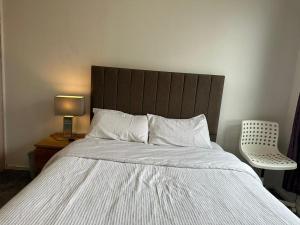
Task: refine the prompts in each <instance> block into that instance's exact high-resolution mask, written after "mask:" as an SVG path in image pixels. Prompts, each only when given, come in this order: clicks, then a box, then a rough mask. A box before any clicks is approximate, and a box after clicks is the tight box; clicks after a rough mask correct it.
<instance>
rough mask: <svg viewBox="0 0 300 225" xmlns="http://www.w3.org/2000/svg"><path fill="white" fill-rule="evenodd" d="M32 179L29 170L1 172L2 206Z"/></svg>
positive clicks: (0, 200) (0, 205)
mask: <svg viewBox="0 0 300 225" xmlns="http://www.w3.org/2000/svg"><path fill="white" fill-rule="evenodd" d="M30 181H31V178H30V174H29V172H28V171H17V170H5V171H3V172H0V208H1V207H2V206H3V205H5V203H7V202H8V201H9V200H10V199H11V198H12V197H13V196H15V195H16V194H17V193H18V192H19V191H20V190H22V189H23V188H24V187H25V186H26V185H27V184H28V183H29V182H30Z"/></svg>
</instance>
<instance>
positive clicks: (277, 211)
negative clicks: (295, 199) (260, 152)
mask: <svg viewBox="0 0 300 225" xmlns="http://www.w3.org/2000/svg"><path fill="white" fill-rule="evenodd" d="M223 83H224V77H223V76H213V75H199V74H193V75H191V74H180V73H168V72H156V71H143V70H132V69H119V68H109V67H98V66H93V67H92V90H91V91H92V92H91V106H90V107H91V109H92V108H107V109H114V110H120V111H124V112H128V113H132V114H147V113H152V114H157V115H161V116H165V117H170V118H190V117H192V116H195V115H199V114H205V115H206V117H207V121H208V126H209V130H210V137H211V140H212V141H215V139H216V136H217V128H218V119H219V112H220V106H221V98H222V88H223ZM91 112H92V110H91ZM92 116H93V115H92V114H91V118H92ZM0 224H7V225H8V224H20V225H23V224H24V225H25V224H26V225H27V224H43V225H47V224H66V225H67V224H106V225H108V224H116V225H126V224H137V225H143V224H172V225H173V224H178V225H182V224H274V225H276V224H300V221H299V219H298V217H297V216H295V215H294V214H293V213H292V212H290V211H289V210H288V209H287V208H286V207H285V206H284V205H283V204H282V203H281V202H280V201H278V200H277V199H276V198H275V197H273V196H272V195H271V194H270V193H269V192H268V191H267V190H266V189H265V188H264V186H263V185H262V183H261V181H260V179H259V177H258V176H257V175H256V173H255V172H254V171H253V170H252V169H251V168H250V167H249V166H248V165H246V164H245V163H243V162H241V161H240V160H239V159H238V158H237V157H235V156H234V155H232V154H231V153H228V152H226V151H224V150H223V149H222V148H221V147H220V146H219V145H218V144H216V143H215V142H212V148H211V149H206V148H199V147H192V146H191V147H178V146H171V145H166V146H161V145H150V144H144V143H137V142H126V141H120V140H108V139H101V138H94V137H87V138H84V139H81V140H78V141H75V142H73V143H72V144H70V145H69V146H67V147H66V148H65V149H63V150H62V151H60V152H59V153H57V154H56V155H55V156H54V157H53V158H52V159H51V160H50V161H49V162H48V163H47V165H46V166H45V168H44V169H43V171H42V172H41V174H40V175H39V176H38V177H36V178H35V179H34V180H33V181H32V182H31V183H30V184H29V185H28V186H27V187H25V188H24V189H23V190H22V191H21V192H20V193H19V194H18V195H17V196H15V197H14V198H13V199H12V200H11V201H10V202H9V203H8V204H6V205H5V206H4V207H3V208H2V209H1V210H0Z"/></svg>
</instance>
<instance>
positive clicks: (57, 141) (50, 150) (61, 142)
mask: <svg viewBox="0 0 300 225" xmlns="http://www.w3.org/2000/svg"><path fill="white" fill-rule="evenodd" d="M84 136H85V134H76V135H75V137H74V139H75V140H78V139H81V138H84ZM70 143H71V141H69V140H65V139H64V138H63V136H62V134H61V133H54V134H52V135H50V136H49V137H47V138H45V139H43V140H41V141H40V142H38V143H37V144H35V145H34V146H35V150H34V151H33V161H34V168H33V170H34V174H35V175H37V174H38V173H39V172H41V170H42V169H43V167H44V165H45V164H46V163H47V162H48V160H49V159H50V158H51V157H52V156H53V155H54V154H55V153H57V152H58V151H60V150H61V149H63V148H64V147H66V146H67V145H68V144H70Z"/></svg>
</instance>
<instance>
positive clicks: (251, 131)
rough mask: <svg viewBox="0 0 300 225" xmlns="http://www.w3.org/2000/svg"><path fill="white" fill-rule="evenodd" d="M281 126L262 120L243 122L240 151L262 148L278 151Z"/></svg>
mask: <svg viewBox="0 0 300 225" xmlns="http://www.w3.org/2000/svg"><path fill="white" fill-rule="evenodd" d="M278 136H279V125H278V123H276V122H269V121H261V120H243V121H242V131H241V137H240V149H241V150H243V149H244V148H247V147H251V146H252V147H258V146H259V147H260V148H263V149H274V150H275V149H278V147H277V145H278Z"/></svg>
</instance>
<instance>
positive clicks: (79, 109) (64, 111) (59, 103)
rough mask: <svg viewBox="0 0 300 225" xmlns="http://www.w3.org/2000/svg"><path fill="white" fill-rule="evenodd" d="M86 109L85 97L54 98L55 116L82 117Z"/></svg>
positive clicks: (62, 96) (64, 96) (61, 96)
mask: <svg viewBox="0 0 300 225" xmlns="http://www.w3.org/2000/svg"><path fill="white" fill-rule="evenodd" d="M84 108H85V107H84V97H83V96H68V95H57V96H55V98H54V111H55V115H62V116H82V115H84Z"/></svg>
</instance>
